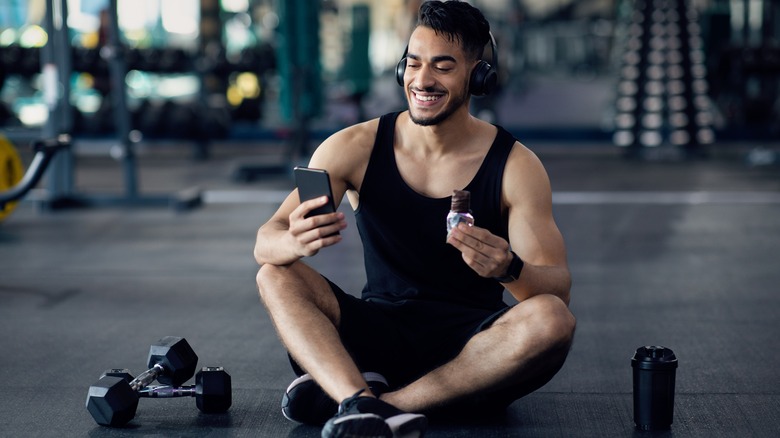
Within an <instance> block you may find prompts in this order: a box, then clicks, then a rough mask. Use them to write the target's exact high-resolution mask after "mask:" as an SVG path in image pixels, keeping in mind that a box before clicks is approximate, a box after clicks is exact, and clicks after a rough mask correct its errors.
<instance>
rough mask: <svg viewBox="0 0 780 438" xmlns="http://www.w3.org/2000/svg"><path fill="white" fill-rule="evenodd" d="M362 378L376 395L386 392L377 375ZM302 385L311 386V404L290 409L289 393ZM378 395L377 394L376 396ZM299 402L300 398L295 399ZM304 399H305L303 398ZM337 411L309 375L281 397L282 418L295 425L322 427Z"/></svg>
mask: <svg viewBox="0 0 780 438" xmlns="http://www.w3.org/2000/svg"><path fill="white" fill-rule="evenodd" d="M363 378H364V379H365V380H366V382H368V384H369V387H370V388H371V389H372V390H373V391H374V392H375V393H376V392H377V391H376V390H377V389H379V390H381V391H386V390H387V387H388V384H387V380H386V379H385V378H384V376H382V375H381V374H379V373H373V372H366V373H363ZM302 385H311V387H310V388H309V389H308V391H311V392H312V393H313V395H312V397H311V402H310V403H308V404H306V405H303V406H301V404H300V403H301V402H300V401H298V402H296V410H295V411H292V410H291V409H290V396H289V394H290V392H291V391H293V390H294V389H298V388H299V387H301V386H302ZM299 390H303V391H307V389H306V388H300V389H299ZM376 395H379V394H376ZM297 399H298V400H300V397H297ZM304 399H305V397H304ZM337 411H338V404H337V403H336V402H335V401H333V400H332V399H331V398H330V397H328V396H327V395H325V393H324V391H322V388H320V387H319V385H318V384H317V383H316V382H315V381H314V379H313V378H312V377H311V376H310V375H309V374H304V375H302V376H300V377H298V378H296V379H295V380H293V381H292V383H290V385H289V386H288V387H287V389H286V390H285V392H284V395H283V396H282V415H284V418H286V419H288V420H290V421H294V422H296V423H303V424H314V425H322V424H325V422H326V421H328V420H329V419H330V418H332V417H333V416H334V415H336V412H337Z"/></svg>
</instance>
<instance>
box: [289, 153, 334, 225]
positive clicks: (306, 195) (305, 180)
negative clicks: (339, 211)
mask: <svg viewBox="0 0 780 438" xmlns="http://www.w3.org/2000/svg"><path fill="white" fill-rule="evenodd" d="M293 172H294V173H295V185H296V186H298V197H299V198H300V201H301V202H304V201H308V200H309V199H314V198H318V197H320V196H327V197H328V200H329V202H328V203H327V204H325V205H323V206H322V207H319V208H317V209H314V210H312V211H311V212H309V214H307V215H306V217H309V216H316V215H318V214H326V213H333V212H335V211H336V204H335V202H334V201H333V191H332V190H331V188H330V177H329V176H328V172H327V171H325V170H323V169H312V168H309V167H300V166H299V167H296V168H294V169H293Z"/></svg>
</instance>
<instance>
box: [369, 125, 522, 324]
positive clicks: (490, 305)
mask: <svg viewBox="0 0 780 438" xmlns="http://www.w3.org/2000/svg"><path fill="white" fill-rule="evenodd" d="M398 114H399V113H397V112H396V113H391V114H386V115H384V116H382V117H381V118H380V120H379V127H378V129H377V135H376V141H375V143H374V149H373V151H372V152H371V158H370V159H369V162H368V167H367V169H366V174H365V176H364V177H363V182H362V185H361V187H360V204H359V207H358V210H357V212H356V220H357V226H358V230H359V232H360V236H361V239H362V241H363V252H364V257H365V265H366V275H367V283H366V286H365V288H364V289H363V294H362V296H363V298H364V299H367V300H374V301H376V300H381V301H385V302H388V301H389V302H394V303H399V304H400V302H402V301H406V300H434V301H446V302H451V303H458V304H463V305H467V306H469V307H476V308H480V309H488V310H492V309H495V310H498V309H500V308H503V307H505V306H506V304H504V302H503V287H502V286H501V284H500V283H498V282H497V281H495V280H492V279H489V278H483V277H480V276H479V275H478V274H477V273H476V272H474V271H473V270H472V269H471V268H470V267H469V266H468V265H466V263H465V262H464V261H463V259H462V258H461V253H460V251H458V250H457V249H456V248H454V247H453V246H452V245H449V244H447V243H446V242H445V240H446V237H447V227H446V217H447V213H448V212H449V210H450V200H451V196H450V197H446V198H440V199H434V198H429V197H427V196H423V195H421V194H420V193H418V192H416V191H415V190H414V189H412V188H411V187H409V186H408V185H407V184H406V182H405V181H404V180H403V178H402V177H401V174H400V173H399V171H398V167H397V164H396V161H395V152H394V149H393V142H394V141H393V140H394V137H395V122H396V119H397V117H398ZM515 141H516V140H515V139H514V138H513V137H512V135H511V134H510V133H508V132H507V131H506V130H504V129H503V128H501V127H498V133H497V135H496V138H495V140H494V141H493V144H492V146H491V147H490V150H489V151H488V153H487V155H486V156H485V158H484V160H483V162H482V165H481V166H480V168H479V170H478V171H477V174H476V175H475V176H474V179H473V180H472V181H471V182H470V183H469V184H468V185H467V186H466V187H465V188H462V189H464V190H469V191H470V192H471V211H472V213H473V215H474V217H475V225H477V226H479V227H482V228H486V229H488V230H490V231H491V232H492V233H493V234H495V235H498V236H501V237H503V238H504V239H507V240H508V237H507V236H508V233H507V219H506V217H505V215H502V212H501V179H502V176H503V173H504V166H505V164H506V160H507V157H508V156H509V152H510V150H511V149H512V146H513V145H514V143H515ZM453 189H461V188H460V187H453Z"/></svg>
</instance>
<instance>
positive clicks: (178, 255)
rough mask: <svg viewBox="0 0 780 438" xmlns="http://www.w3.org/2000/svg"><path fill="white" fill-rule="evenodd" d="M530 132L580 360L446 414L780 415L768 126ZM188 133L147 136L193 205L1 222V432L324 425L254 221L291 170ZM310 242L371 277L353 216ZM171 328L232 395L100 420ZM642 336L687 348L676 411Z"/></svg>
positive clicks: (460, 431) (344, 274) (779, 301)
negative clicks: (662, 392) (750, 139)
mask: <svg viewBox="0 0 780 438" xmlns="http://www.w3.org/2000/svg"><path fill="white" fill-rule="evenodd" d="M527 144H528V146H529V147H531V148H532V149H534V150H535V151H536V152H537V154H538V155H539V156H540V158H541V159H542V161H543V162H544V164H545V166H546V167H547V170H548V172H549V175H550V179H551V182H552V186H553V190H554V192H555V194H554V198H553V200H554V214H555V217H556V220H557V223H558V225H559V227H560V229H561V231H562V233H563V235H564V237H565V240H566V243H567V248H568V256H569V263H570V267H571V271H572V275H573V280H574V285H573V288H572V302H571V308H572V310H573V312H574V313H575V315H576V316H577V318H578V328H577V333H576V338H575V342H574V345H573V347H572V350H571V353H570V355H569V359H568V361H567V362H566V364H565V366H564V367H563V369H562V370H561V371H560V373H559V374H558V375H557V376H556V377H555V378H554V379H553V380H552V381H551V382H550V383H549V384H548V385H546V386H545V387H543V388H542V389H541V390H539V391H538V392H536V393H534V394H532V395H529V396H527V397H526V398H524V399H521V400H519V401H517V402H515V403H514V404H513V405H511V406H510V408H509V409H508V411H507V412H506V415H503V416H499V417H498V418H492V419H489V420H485V421H472V422H462V421H458V420H456V419H452V420H447V419H443V420H437V421H436V422H433V423H432V424H431V426H430V428H429V431H428V433H427V436H429V437H445V436H446V437H503V436H517V437H571V436H588V437H596V436H598V437H604V436H607V437H615V436H678V437H743V436H745V437H747V436H750V437H774V436H780V410H779V409H778V406H780V379H779V377H778V376H780V373H778V366H779V365H780V360H779V359H780V353H779V352H780V341H778V339H780V333H779V332H778V327H780V293H778V292H780V290H778V287H779V286H778V285H779V284H780V261H779V260H780V259H779V258H778V256H780V252H779V250H780V220H778V218H780V166H778V165H777V164H770V165H765V166H749V165H747V164H746V163H745V157H746V155H747V154H748V152H749V151H750V150H751V149H752V148H753V147H755V146H758V145H755V144H718V145H716V146H715V147H714V149H713V154H712V156H711V157H710V158H709V159H707V160H699V161H690V162H680V161H664V160H661V161H653V162H638V161H626V160H623V159H622V158H621V156H620V154H619V152H617V151H616V150H614V149H613V148H612V147H611V146H609V145H606V144H603V145H599V144H587V145H553V144H538V145H537V144H533V143H532V142H527ZM770 146H771V145H770ZM774 147H775V149H777V145H774ZM187 153H188V150H187V149H186V148H178V147H175V146H166V147H163V148H161V149H159V150H157V149H149V150H145V152H144V153H142V154H141V157H140V170H141V172H140V176H141V182H142V186H141V189H142V192H143V193H168V192H172V191H176V190H179V189H182V188H186V187H190V186H195V185H197V186H200V187H202V188H203V189H204V190H205V192H204V193H205V196H204V199H205V201H206V202H205V204H204V205H203V206H202V207H200V208H197V209H195V210H192V211H189V212H175V211H173V210H171V209H167V208H105V207H101V208H90V209H80V210H66V211H58V212H46V211H40V210H39V209H38V208H37V206H36V203H35V202H30V201H26V202H23V203H21V204H19V206H18V208H17V209H16V211H15V212H14V213H13V214H12V215H11V216H10V217H8V218H6V220H5V221H4V222H3V223H2V224H0V260H2V262H1V264H0V302H1V303H2V305H0V351H2V354H1V355H0V370H2V372H0V387H1V388H2V397H0V435H4V436H44V437H45V436H57V437H61V436H92V437H102V436H112V437H113V436H123V437H127V436H184V437H205V436H263V437H280V436H282V437H283V436H288V437H315V436H319V433H320V431H319V429H318V428H314V427H307V426H301V425H297V424H294V423H291V422H289V421H287V420H285V419H284V418H283V417H282V415H281V412H280V407H279V403H280V399H281V396H282V393H283V391H284V389H285V387H286V386H287V385H288V383H289V382H290V381H291V380H292V379H293V377H294V375H293V373H292V371H291V370H290V368H289V366H288V363H287V358H286V356H285V352H284V350H283V349H282V347H281V346H280V344H279V342H278V340H277V337H276V334H275V333H274V330H273V328H272V326H271V323H270V321H269V318H268V316H267V315H266V313H265V311H264V309H263V307H262V305H261V303H260V301H259V299H258V297H257V293H256V288H255V283H254V277H255V273H256V270H257V266H256V264H255V262H254V260H253V257H252V247H253V244H254V237H255V232H256V229H257V227H258V226H259V225H260V224H262V223H263V222H265V221H266V219H268V217H269V215H270V214H271V213H272V212H273V211H274V210H275V208H276V207H277V205H278V203H279V202H280V200H281V199H282V196H284V194H285V193H286V192H287V191H288V190H290V189H291V187H292V181H291V179H290V177H289V176H287V175H276V176H267V177H265V178H262V179H261V180H259V181H257V182H254V183H249V184H246V183H244V184H239V183H234V182H231V179H230V174H231V172H232V171H233V170H234V169H235V166H236V165H237V164H240V163H241V162H242V160H243V159H244V158H246V157H251V158H256V157H255V155H256V150H255V149H252V148H246V149H242V148H240V147H239V148H233V149H230V148H215V149H214V155H213V157H212V158H211V159H210V160H208V161H203V162H195V161H192V160H190V159H188V158H187ZM77 187H78V189H79V190H80V191H82V192H87V193H92V192H100V193H121V190H122V179H121V169H120V168H119V166H118V164H117V163H115V162H113V161H111V160H110V159H108V158H107V157H106V156H105V154H102V155H101V154H87V156H85V157H82V158H80V159H79V165H78V173H77ZM341 208H342V209H343V208H347V205H346V203H345V204H343V205H342V206H341ZM408 219H409V220H413V216H410V217H409V218H408ZM308 261H309V263H311V264H312V265H314V266H315V267H317V268H319V269H320V270H321V271H322V272H323V273H325V274H326V275H327V276H329V277H330V278H331V279H333V280H334V281H335V282H337V283H338V284H340V285H341V286H342V287H343V288H344V289H345V290H348V291H352V292H355V293H358V292H359V290H360V288H361V286H362V282H363V281H364V274H363V266H362V258H361V250H360V245H359V240H358V236H357V233H356V230H355V227H354V223H351V224H350V228H349V229H348V230H347V231H346V232H345V238H344V241H343V242H342V244H340V245H339V246H337V247H333V248H330V249H327V250H325V251H323V252H321V253H320V254H319V255H317V256H316V257H313V258H311V259H310V260H308ZM166 335H176V336H183V337H185V338H187V340H188V341H189V342H190V343H191V345H192V346H193V348H194V349H195V351H196V352H197V354H198V355H199V357H200V362H199V367H200V366H217V365H219V366H223V367H225V368H226V369H227V371H228V372H229V373H230V374H231V375H232V379H233V405H232V408H231V409H230V410H229V411H228V413H226V414H221V415H205V414H201V413H199V411H198V410H197V409H196V408H195V402H194V400H192V399H189V398H188V399H171V400H141V402H140V405H139V408H138V412H137V415H136V417H135V419H134V420H133V421H132V422H130V423H129V425H128V426H127V427H124V428H120V429H111V428H106V427H101V426H98V425H96V424H95V423H94V422H93V420H92V418H91V417H90V415H89V414H88V413H87V411H86V409H85V399H86V395H87V389H88V387H89V386H90V384H92V383H93V382H95V381H96V380H97V378H98V376H99V375H100V374H101V373H102V371H103V370H104V369H107V368H129V369H130V370H131V371H133V373H135V374H138V373H140V372H141V371H143V370H145V369H146V366H145V365H146V357H147V354H148V351H149V345H150V344H151V343H153V342H154V341H156V340H157V339H159V338H160V337H162V336H166ZM643 345H663V346H666V347H668V348H671V349H672V350H674V352H675V354H676V356H677V357H678V359H679V368H678V369H677V384H676V396H675V406H674V423H673V425H672V428H671V430H670V431H663V432H653V433H645V432H638V431H636V430H635V428H634V424H633V412H632V380H631V365H630V359H631V357H632V355H633V353H634V351H635V349H636V348H637V347H640V346H643Z"/></svg>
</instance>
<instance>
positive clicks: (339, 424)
mask: <svg viewBox="0 0 780 438" xmlns="http://www.w3.org/2000/svg"><path fill="white" fill-rule="evenodd" d="M392 437H393V431H392V430H391V429H390V426H389V425H388V424H387V423H386V422H385V419H384V418H382V417H380V416H379V415H376V414H355V415H347V416H344V417H341V418H337V419H332V420H330V421H328V422H327V423H326V424H325V427H324V428H323V429H322V438H392Z"/></svg>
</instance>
